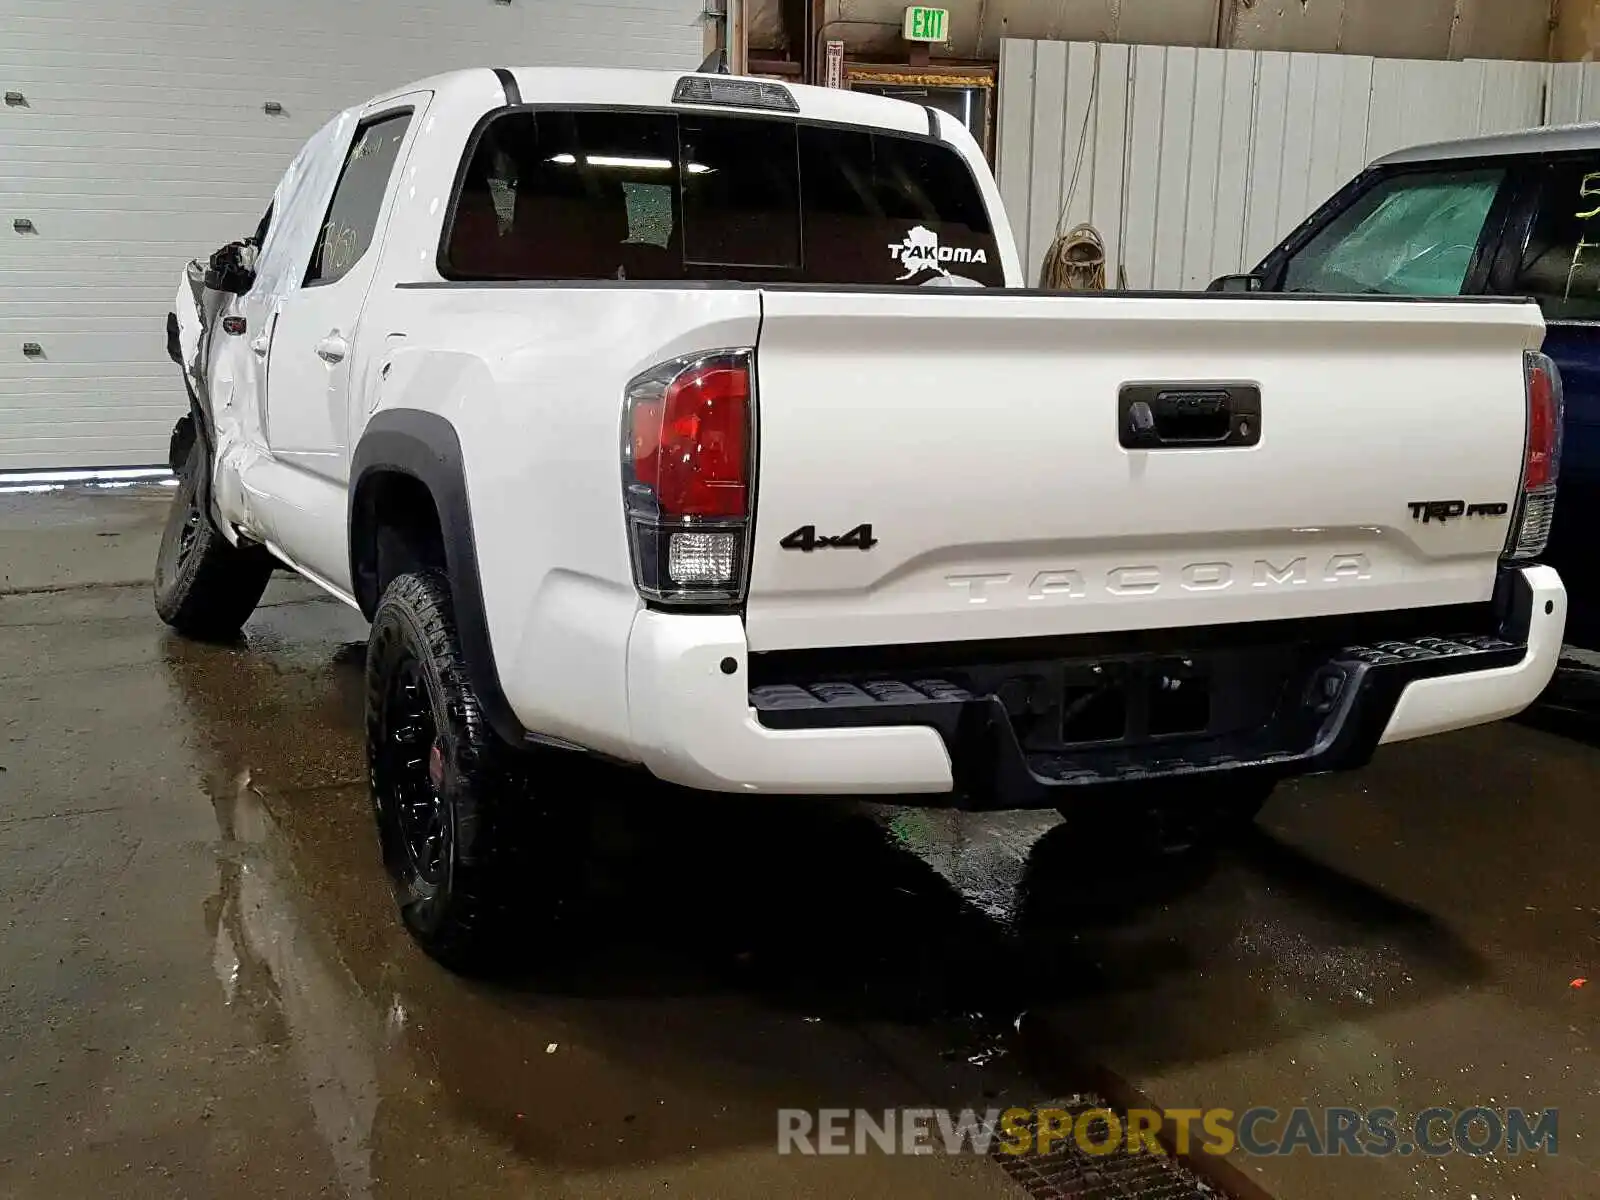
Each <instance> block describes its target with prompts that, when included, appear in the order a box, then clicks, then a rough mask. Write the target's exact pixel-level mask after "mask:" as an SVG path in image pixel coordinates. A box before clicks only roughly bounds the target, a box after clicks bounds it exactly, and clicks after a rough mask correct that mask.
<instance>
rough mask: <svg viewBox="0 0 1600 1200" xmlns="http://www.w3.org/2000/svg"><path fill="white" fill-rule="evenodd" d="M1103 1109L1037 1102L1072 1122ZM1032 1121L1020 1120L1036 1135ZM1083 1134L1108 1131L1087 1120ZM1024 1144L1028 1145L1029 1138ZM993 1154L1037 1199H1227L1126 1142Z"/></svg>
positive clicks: (1063, 1143)
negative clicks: (1110, 1148)
mask: <svg viewBox="0 0 1600 1200" xmlns="http://www.w3.org/2000/svg"><path fill="white" fill-rule="evenodd" d="M1105 1107H1106V1105H1104V1104H1103V1103H1101V1102H1100V1101H1098V1100H1096V1099H1095V1098H1093V1097H1084V1096H1074V1097H1072V1098H1071V1100H1070V1101H1066V1102H1062V1103H1059V1104H1055V1105H1042V1106H1041V1108H1042V1109H1044V1110H1059V1111H1062V1112H1066V1113H1070V1114H1071V1116H1072V1120H1073V1123H1074V1125H1076V1124H1077V1121H1078V1118H1079V1116H1081V1115H1082V1114H1083V1113H1087V1112H1092V1111H1094V1110H1096V1109H1101V1110H1103V1109H1104V1108H1105ZM1037 1123H1038V1119H1037V1117H1036V1116H1035V1117H1033V1118H1031V1119H1030V1120H1028V1121H1025V1122H1022V1124H1023V1125H1024V1126H1026V1127H1027V1128H1028V1129H1029V1131H1030V1134H1031V1133H1037ZM1089 1133H1090V1136H1091V1138H1092V1140H1094V1141H1095V1142H1097V1143H1099V1142H1102V1141H1104V1140H1105V1139H1106V1137H1107V1135H1108V1130H1106V1129H1105V1128H1103V1127H1098V1128H1097V1127H1096V1125H1095V1124H1094V1123H1091V1125H1090V1128H1089ZM1028 1145H1030V1146H1032V1145H1033V1138H1032V1137H1031V1136H1030V1138H1029V1139H1028ZM993 1157H994V1159H995V1161H996V1162H997V1163H998V1164H999V1165H1000V1166H1001V1168H1002V1169H1004V1170H1005V1172H1006V1174H1008V1175H1010V1176H1011V1177H1012V1178H1013V1179H1015V1180H1016V1181H1017V1183H1018V1184H1020V1185H1021V1186H1022V1187H1023V1188H1024V1189H1025V1190H1026V1191H1027V1193H1028V1194H1029V1195H1030V1196H1035V1197H1038V1198H1039V1200H1229V1198H1228V1197H1227V1195H1226V1194H1225V1193H1224V1192H1222V1191H1220V1190H1219V1189H1217V1188H1216V1187H1213V1186H1212V1185H1211V1184H1209V1183H1207V1182H1206V1181H1205V1180H1203V1179H1201V1178H1200V1177H1199V1176H1198V1175H1196V1174H1194V1173H1193V1172H1192V1171H1190V1170H1189V1169H1188V1168H1187V1167H1185V1166H1183V1165H1182V1164H1181V1163H1179V1162H1177V1161H1175V1160H1174V1159H1172V1158H1170V1157H1168V1156H1167V1155H1165V1154H1156V1153H1153V1152H1149V1151H1145V1152H1141V1153H1136V1154H1130V1153H1129V1152H1128V1150H1127V1146H1126V1143H1124V1144H1123V1146H1122V1147H1121V1148H1120V1149H1118V1150H1116V1151H1115V1152H1113V1153H1108V1154H1090V1153H1088V1152H1087V1151H1085V1150H1084V1149H1082V1148H1081V1147H1080V1146H1079V1145H1078V1144H1077V1142H1076V1141H1075V1140H1074V1139H1073V1138H1071V1137H1067V1138H1064V1139H1062V1140H1059V1141H1056V1142H1055V1143H1054V1144H1052V1145H1051V1146H1050V1148H1049V1151H1048V1152H1047V1153H1045V1154H1040V1153H1038V1152H1037V1150H1032V1149H1030V1150H1029V1151H1028V1153H1026V1154H1006V1153H1003V1152H1001V1151H999V1150H996V1151H995V1152H994V1154H993Z"/></svg>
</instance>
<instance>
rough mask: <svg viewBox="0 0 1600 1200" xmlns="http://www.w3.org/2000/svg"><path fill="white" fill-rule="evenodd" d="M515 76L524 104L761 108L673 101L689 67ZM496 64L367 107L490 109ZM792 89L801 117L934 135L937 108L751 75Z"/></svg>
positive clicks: (496, 93)
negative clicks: (427, 97)
mask: <svg viewBox="0 0 1600 1200" xmlns="http://www.w3.org/2000/svg"><path fill="white" fill-rule="evenodd" d="M501 69H509V70H510V73H511V76H512V78H513V79H514V80H515V81H516V84H517V88H518V90H519V91H520V92H521V93H522V102H523V103H524V104H584V105H617V106H627V107H641V108H687V109H698V110H700V111H713V112H715V111H732V112H757V111H763V110H759V109H756V108H744V107H737V108H735V107H732V106H723V105H716V106H707V105H699V104H674V103H673V99H672V92H673V88H675V87H676V86H677V83H678V81H679V80H680V79H683V78H684V77H685V76H690V75H696V74H699V72H696V71H693V70H689V71H635V70H623V69H616V68H611V67H511V68H501ZM496 70H497V68H493V67H476V68H470V69H467V70H461V71H450V72H447V73H445V74H442V75H434V76H432V77H430V78H428V79H422V80H418V81H416V82H415V83H409V84H406V85H405V86H404V87H398V88H393V89H391V90H389V91H387V92H384V93H383V94H382V95H380V96H377V97H374V98H373V99H372V100H371V101H369V102H368V103H367V105H364V106H363V107H371V105H373V104H376V103H380V102H383V101H387V100H390V99H394V98H396V97H399V96H403V95H405V94H407V93H409V92H418V91H431V92H433V93H434V94H435V96H437V97H438V98H439V99H441V100H446V101H463V102H476V103H479V104H482V105H484V106H485V107H495V106H498V105H499V104H500V103H502V102H503V101H502V97H503V95H504V92H503V91H502V88H501V84H500V80H499V78H498V77H497V75H496V74H495V72H496ZM706 78H708V79H716V80H721V81H728V80H733V79H740V78H749V77H748V76H737V75H709V76H706ZM753 82H758V83H764V84H767V85H769V86H776V87H781V88H783V89H785V90H786V91H788V92H789V94H790V95H792V96H793V97H794V99H795V102H796V103H797V104H798V105H799V106H800V111H799V112H798V113H781V114H777V115H781V116H798V117H801V118H804V119H806V120H813V121H832V122H838V123H840V124H845V125H865V126H873V127H875V128H881V129H893V130H901V131H904V132H906V133H928V132H930V131H931V130H933V129H934V128H935V126H934V125H933V124H932V122H933V121H935V120H937V117H932V118H930V115H929V114H930V112H931V111H932V110H930V109H927V108H924V107H922V106H919V105H916V104H909V103H907V102H906V101H903V100H893V99H890V98H888V97H886V96H872V95H867V94H865V93H862V92H855V91H849V90H846V89H843V88H823V87H811V86H808V85H805V84H797V83H776V82H775V81H773V80H769V79H760V80H753Z"/></svg>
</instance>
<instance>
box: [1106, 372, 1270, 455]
mask: <svg viewBox="0 0 1600 1200" xmlns="http://www.w3.org/2000/svg"><path fill="white" fill-rule="evenodd" d="M1117 407H1118V408H1119V409H1120V412H1119V414H1118V420H1119V423H1120V425H1121V429H1120V431H1119V437H1118V440H1119V441H1120V442H1121V443H1122V445H1123V446H1124V447H1125V448H1126V449H1129V450H1182V449H1189V450H1203V449H1206V448H1208V447H1234V446H1254V445H1256V444H1257V443H1258V442H1260V440H1261V389H1260V388H1259V387H1258V386H1257V385H1255V384H1253V383H1220V384H1217V383H1194V384H1186V383H1175V384H1148V383H1145V384H1133V383H1129V384H1124V385H1123V386H1122V389H1121V391H1120V393H1119V395H1118V399H1117Z"/></svg>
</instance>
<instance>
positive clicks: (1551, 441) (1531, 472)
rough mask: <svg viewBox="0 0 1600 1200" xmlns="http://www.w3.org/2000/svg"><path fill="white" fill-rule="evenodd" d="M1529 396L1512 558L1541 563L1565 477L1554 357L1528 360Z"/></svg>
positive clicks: (1530, 355)
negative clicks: (1559, 479)
mask: <svg viewBox="0 0 1600 1200" xmlns="http://www.w3.org/2000/svg"><path fill="white" fill-rule="evenodd" d="M1523 364H1524V365H1523V378H1524V380H1525V381H1526V387H1527V396H1528V437H1527V443H1526V450H1525V452H1524V456H1523V461H1522V494H1521V497H1520V499H1519V502H1518V504H1517V519H1516V521H1515V522H1513V523H1512V526H1511V538H1510V541H1509V544H1508V545H1507V546H1506V557H1508V558H1513V559H1528V558H1537V557H1538V556H1539V555H1541V554H1543V553H1544V548H1545V543H1547V542H1548V541H1549V540H1550V525H1551V523H1552V522H1553V521H1554V520H1555V514H1556V478H1557V476H1559V475H1560V473H1561V420H1562V408H1563V402H1562V392H1561V372H1560V371H1558V370H1557V369H1556V364H1555V363H1554V362H1552V361H1551V360H1550V358H1549V356H1548V355H1545V354H1540V353H1538V352H1537V351H1533V350H1530V351H1528V352H1527V353H1526V354H1525V355H1524V356H1523Z"/></svg>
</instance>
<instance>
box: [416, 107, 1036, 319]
mask: <svg viewBox="0 0 1600 1200" xmlns="http://www.w3.org/2000/svg"><path fill="white" fill-rule="evenodd" d="M440 266H441V268H442V272H443V274H444V275H445V276H446V277H448V278H451V279H529V280H538V279H632V280H647V281H650V280H660V281H673V280H699V279H730V280H742V281H746V282H752V283H820V284H885V283H899V284H904V285H906V286H908V287H926V286H934V287H960V286H984V287H999V286H1002V285H1003V283H1004V275H1003V271H1002V268H1001V263H1000V253H999V247H998V245H997V244H996V242H995V239H994V234H993V231H992V229H991V227H990V223H989V214H988V212H987V210H986V209H985V208H984V204H983V197H982V195H981V194H980V193H979V191H978V186H977V183H976V181H975V180H974V179H973V177H972V172H971V171H970V170H968V168H967V165H966V162H965V160H963V159H962V157H961V156H960V155H959V154H958V153H957V152H956V151H955V150H953V149H951V148H950V147H948V146H944V145H941V144H938V143H936V142H933V141H930V140H926V139H922V138H917V137H911V136H906V135H897V134H890V133H883V132H879V131H876V130H867V129H849V128H839V127H835V126H823V125H808V124H805V123H803V122H794V121H787V120H773V119H764V118H758V117H737V116H721V115H715V114H711V115H707V114H702V113H669V112H660V111H653V112H618V111H581V110H580V111H576V112H564V111H552V110H540V111H537V112H532V111H526V110H524V111H516V112H509V113H506V114H505V115H503V116H500V117H496V118H495V119H494V120H492V121H491V122H490V123H489V124H488V126H487V127H486V128H485V129H484V131H483V134H482V136H481V137H480V138H479V139H478V141H477V143H476V145H475V146H474V148H473V149H472V151H471V159H470V161H469V162H468V164H467V168H466V171H465V174H464V177H463V179H462V181H461V187H460V193H459V196H458V197H457V200H456V206H455V211H454V214H453V215H452V217H451V219H450V222H449V225H448V228H447V229H446V231H445V240H444V250H443V254H442V255H441V262H440Z"/></svg>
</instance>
